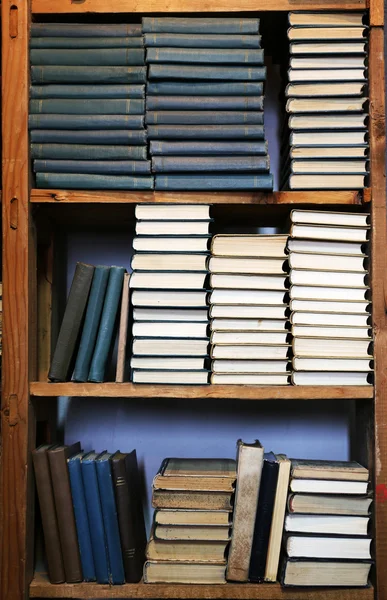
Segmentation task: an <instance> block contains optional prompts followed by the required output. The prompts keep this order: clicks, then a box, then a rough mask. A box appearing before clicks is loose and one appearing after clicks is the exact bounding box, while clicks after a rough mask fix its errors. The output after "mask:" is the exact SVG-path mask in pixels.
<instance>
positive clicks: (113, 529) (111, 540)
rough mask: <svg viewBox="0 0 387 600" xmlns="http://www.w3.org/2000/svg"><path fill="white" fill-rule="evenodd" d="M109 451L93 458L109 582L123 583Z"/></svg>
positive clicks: (123, 576)
mask: <svg viewBox="0 0 387 600" xmlns="http://www.w3.org/2000/svg"><path fill="white" fill-rule="evenodd" d="M111 456H112V454H111V453H110V452H106V451H105V452H101V454H99V455H98V456H97V458H96V459H95V464H96V468H97V478H98V488H99V494H100V498H101V505H102V516H103V522H104V526H105V534H106V541H107V548H108V556H109V564H110V573H111V583H113V584H122V583H125V572H124V563H123V561H122V550H121V541H120V530H119V527H118V516H117V508H116V501H115V497H114V487H113V477H112V472H111V465H110V457H111Z"/></svg>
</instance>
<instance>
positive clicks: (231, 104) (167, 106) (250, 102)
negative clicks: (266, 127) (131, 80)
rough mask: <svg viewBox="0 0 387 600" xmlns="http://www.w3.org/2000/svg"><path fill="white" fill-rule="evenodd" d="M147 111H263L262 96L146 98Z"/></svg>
mask: <svg viewBox="0 0 387 600" xmlns="http://www.w3.org/2000/svg"><path fill="white" fill-rule="evenodd" d="M146 108H147V110H211V109H219V110H243V111H247V110H263V96H148V97H147V100H146Z"/></svg>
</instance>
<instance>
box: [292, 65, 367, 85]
mask: <svg viewBox="0 0 387 600" xmlns="http://www.w3.org/2000/svg"><path fill="white" fill-rule="evenodd" d="M288 77H289V81H290V82H298V81H302V82H304V81H318V82H319V81H361V82H364V83H365V82H366V69H364V68H362V69H289V71H288Z"/></svg>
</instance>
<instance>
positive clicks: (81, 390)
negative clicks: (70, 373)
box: [30, 381, 373, 400]
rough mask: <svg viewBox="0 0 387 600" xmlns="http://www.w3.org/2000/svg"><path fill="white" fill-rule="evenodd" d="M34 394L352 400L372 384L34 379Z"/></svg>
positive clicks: (365, 395)
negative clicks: (95, 381) (224, 383)
mask: <svg viewBox="0 0 387 600" xmlns="http://www.w3.org/2000/svg"><path fill="white" fill-rule="evenodd" d="M30 393H31V395H32V396H37V397H53V396H76V397H87V398H95V397H100V398H187V399H200V398H203V399H208V398H220V399H224V398H229V399H236V400H316V399H321V400H332V399H335V400H351V399H355V398H372V397H373V387H372V386H341V387H338V386H291V385H289V386H258V385H256V386H254V385H148V384H133V383H73V382H68V383H46V382H40V381H34V382H32V383H31V384H30Z"/></svg>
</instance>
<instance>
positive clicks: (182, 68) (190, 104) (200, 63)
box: [142, 17, 273, 190]
mask: <svg viewBox="0 0 387 600" xmlns="http://www.w3.org/2000/svg"><path fill="white" fill-rule="evenodd" d="M142 27H143V32H144V40H145V48H146V63H147V65H148V66H149V70H148V82H147V99H146V123H147V130H148V139H149V140H150V154H151V157H152V171H153V172H154V173H155V188H156V189H158V190H250V189H253V190H255V189H261V190H271V189H273V177H272V175H271V174H270V172H269V157H268V153H267V143H266V141H265V130H264V118H263V117H264V113H263V103H264V102H263V101H264V96H263V86H264V81H265V79H266V68H265V66H264V51H263V50H262V48H261V36H260V35H259V19H255V18H247V19H246V18H239V17H238V18H192V17H188V18H164V17H159V18H155V17H144V18H143V20H142Z"/></svg>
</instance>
